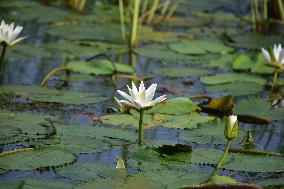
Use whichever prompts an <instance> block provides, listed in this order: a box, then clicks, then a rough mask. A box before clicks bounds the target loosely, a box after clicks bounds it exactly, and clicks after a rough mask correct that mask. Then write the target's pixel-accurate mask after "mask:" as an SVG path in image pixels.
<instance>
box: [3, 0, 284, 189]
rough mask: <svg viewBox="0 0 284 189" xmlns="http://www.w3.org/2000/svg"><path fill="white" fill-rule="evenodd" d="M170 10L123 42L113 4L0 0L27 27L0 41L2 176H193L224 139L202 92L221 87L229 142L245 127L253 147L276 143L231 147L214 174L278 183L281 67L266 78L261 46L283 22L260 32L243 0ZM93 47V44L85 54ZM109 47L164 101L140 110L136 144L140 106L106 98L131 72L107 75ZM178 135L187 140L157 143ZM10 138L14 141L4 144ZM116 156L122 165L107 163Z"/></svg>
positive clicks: (66, 182)
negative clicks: (130, 43)
mask: <svg viewBox="0 0 284 189" xmlns="http://www.w3.org/2000/svg"><path fill="white" fill-rule="evenodd" d="M157 14H159V12H158V13H157ZM174 15H175V16H174V17H172V18H171V20H170V21H169V22H166V21H165V20H162V21H159V22H158V21H157V22H156V23H152V24H151V25H148V26H147V25H144V24H143V25H142V26H141V27H140V30H139V43H138V45H137V48H136V49H135V50H134V52H129V49H128V47H127V46H126V45H125V43H124V42H123V41H122V40H121V33H120V23H119V11H118V6H116V5H110V4H105V3H103V2H101V1H88V3H87V5H86V10H85V12H84V13H80V12H79V11H77V10H74V9H71V8H67V7H64V6H63V5H58V4H43V3H40V2H39V1H32V0H13V1H9V0H1V1H0V18H1V20H2V19H4V20H5V21H6V22H8V23H10V22H15V23H16V24H19V25H22V26H23V27H24V29H23V32H22V33H21V35H22V36H27V38H26V39H25V40H24V41H21V42H19V43H18V44H16V45H14V46H12V47H8V49H7V53H6V56H5V62H4V64H3V65H2V68H1V73H0V74H1V75H0V77H1V78H0V79H1V86H0V92H1V93H0V94H1V99H0V104H1V110H0V117H1V123H0V131H1V132H0V133H1V134H0V136H1V138H0V141H1V149H2V154H1V156H0V179H1V181H0V188H115V187H117V188H137V185H139V186H141V188H178V187H181V186H182V185H194V184H200V183H202V182H204V181H206V179H207V178H208V177H209V175H210V173H211V172H212V171H213V170H214V166H215V165H216V164H217V162H218V159H219V158H220V157H221V155H222V151H223V150H224V148H225V144H226V140H225V138H224V136H223V129H224V127H225V121H224V120H223V119H218V118H216V117H215V116H216V115H215V116H214V115H213V114H207V113H206V112H204V111H203V110H204V109H202V107H203V108H204V107H205V106H201V105H200V103H202V102H206V101H207V97H208V96H209V97H211V98H212V99H213V98H219V97H222V96H226V95H232V96H234V99H233V108H232V109H230V110H229V112H231V113H234V114H236V115H239V116H240V117H242V120H240V122H239V131H238V137H237V139H235V140H234V142H233V145H232V148H233V149H242V148H243V146H242V145H241V141H242V138H243V137H244V134H245V131H246V130H249V131H250V132H251V134H252V136H253V139H254V144H253V145H252V148H253V149H256V150H265V151H271V152H277V153H281V154H280V155H279V154H278V155H277V156H274V155H255V154H244V153H230V154H229V156H228V157H227V160H226V162H225V163H224V165H223V166H222V169H221V170H220V171H219V175H226V176H230V177H232V178H234V179H236V180H237V181H239V182H246V183H258V184H261V185H262V186H275V187H281V186H283V185H284V174H283V173H284V159H283V155H282V154H283V153H284V140H283V138H284V128H283V127H284V124H283V121H284V107H283V106H284V104H283V100H282V99H283V94H284V87H283V86H284V81H283V74H280V75H279V80H278V86H277V89H274V90H272V88H271V82H272V80H273V68H272V67H270V66H267V65H266V63H265V59H264V58H263V56H262V54H261V51H260V48H261V47H265V48H268V47H270V46H272V45H273V44H274V43H277V44H278V43H279V44H282V45H284V37H283V36H284V30H283V25H281V24H275V26H274V25H273V24H271V25H270V28H277V29H271V30H269V31H268V32H267V33H266V34H265V35H264V34H260V33H256V32H252V31H251V30H252V29H251V28H252V26H251V18H250V3H249V1H238V0H235V1H227V0H218V1H217V0H216V2H215V1H214V3H212V2H211V1H209V0H208V1H204V2H203V1H202V2H201V1H197V0H193V1H182V2H180V3H179V5H178V8H177V10H176V11H175V14H174ZM156 17H157V19H158V18H159V17H158V16H156ZM129 22H130V21H129V20H126V23H127V28H128V27H130V23H129ZM98 54H100V55H102V54H103V56H99V57H97V58H95V59H93V60H91V61H89V62H87V61H85V60H87V59H88V58H90V57H93V56H96V55H98ZM105 55H107V57H106V56H105ZM109 58H110V59H111V60H112V61H114V62H115V63H117V64H116V66H117V68H118V71H119V72H121V74H124V75H132V76H133V75H134V76H137V77H138V78H146V79H145V81H144V82H145V84H146V86H147V87H148V86H150V84H152V83H157V84H158V88H157V92H156V95H155V96H160V95H163V94H165V95H167V98H168V100H167V102H166V105H164V104H162V105H160V106H159V105H157V108H154V109H153V110H149V111H148V112H146V116H145V129H144V141H145V144H144V145H143V147H140V148H139V147H138V145H137V144H136V141H137V137H138V113H137V112H135V111H133V110H131V111H130V113H129V114H126V113H120V112H119V107H118V105H117V103H116V101H115V100H114V97H115V96H116V97H117V98H119V99H121V97H120V96H119V94H118V93H117V92H116V90H117V89H119V90H123V91H127V88H126V85H129V84H130V83H131V79H127V78H125V77H121V78H120V77H117V79H116V80H115V82H114V81H113V79H112V73H113V71H114V70H113V68H112V65H111V62H110V61H109ZM118 63H120V64H118ZM121 64H124V65H121ZM78 65H79V66H78ZM64 66H65V67H67V68H68V69H69V70H71V71H70V73H66V71H65V70H64V71H61V72H58V73H56V74H54V75H52V76H51V77H50V78H48V80H47V82H46V84H45V87H43V88H41V87H40V84H41V82H42V80H43V78H44V76H46V75H47V74H48V73H49V72H50V71H51V70H53V69H54V68H56V67H64ZM194 96H206V97H205V98H197V99H195V98H191V97H194ZM189 98H191V99H192V100H189ZM272 102H273V104H275V103H276V102H277V105H273V106H272ZM167 103H168V104H167ZM197 104H199V105H200V106H199V107H198V106H197ZM206 107H207V106H206ZM200 108H201V109H200ZM263 120H264V121H265V124H263ZM267 120H268V121H267ZM178 143H180V144H187V145H190V146H191V147H192V149H193V150H192V152H190V153H188V152H187V153H185V152H179V151H178V152H174V154H172V155H168V154H159V153H157V149H159V147H161V146H163V145H164V144H168V145H175V144H178ZM14 149H24V151H23V152H21V151H19V152H15V153H12V154H8V155H3V154H5V153H6V152H9V151H12V150H14ZM117 156H119V157H121V158H122V159H123V160H124V161H125V165H126V171H124V170H117V169H115V166H116V162H117Z"/></svg>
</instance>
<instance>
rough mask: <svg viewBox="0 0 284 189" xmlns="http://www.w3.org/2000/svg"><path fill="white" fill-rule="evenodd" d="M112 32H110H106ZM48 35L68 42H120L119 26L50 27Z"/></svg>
mask: <svg viewBox="0 0 284 189" xmlns="http://www.w3.org/2000/svg"><path fill="white" fill-rule="evenodd" d="M106 31H112V32H106ZM47 32H48V33H49V34H50V35H54V36H60V37H61V38H63V39H69V40H90V39H91V40H101V41H110V42H113V41H120V40H121V34H120V25H119V24H113V23H108V24H104V25H103V24H84V23H83V24H79V25H72V26H68V25H66V26H56V27H54V26H51V27H50V28H49V29H48V31H47Z"/></svg>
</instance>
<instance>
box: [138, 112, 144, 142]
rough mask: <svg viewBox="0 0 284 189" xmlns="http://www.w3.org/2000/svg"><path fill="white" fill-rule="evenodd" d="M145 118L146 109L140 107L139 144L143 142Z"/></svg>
mask: <svg viewBox="0 0 284 189" xmlns="http://www.w3.org/2000/svg"><path fill="white" fill-rule="evenodd" d="M143 118H144V110H143V109H140V119H139V138H138V144H139V145H141V144H142V143H143Z"/></svg>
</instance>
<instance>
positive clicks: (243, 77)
mask: <svg viewBox="0 0 284 189" xmlns="http://www.w3.org/2000/svg"><path fill="white" fill-rule="evenodd" d="M200 81H201V82H202V83H203V84H207V85H218V84H225V83H232V82H251V83H256V84H259V85H264V84H265V83H266V80H265V79H264V78H262V77H260V76H257V75H252V74H240V73H220V74H217V75H212V76H204V77H201V78H200Z"/></svg>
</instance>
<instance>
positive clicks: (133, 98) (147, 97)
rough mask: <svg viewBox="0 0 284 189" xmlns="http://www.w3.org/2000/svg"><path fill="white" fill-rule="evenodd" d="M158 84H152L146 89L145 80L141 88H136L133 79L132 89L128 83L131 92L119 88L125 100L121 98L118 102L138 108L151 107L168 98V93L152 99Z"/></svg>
mask: <svg viewBox="0 0 284 189" xmlns="http://www.w3.org/2000/svg"><path fill="white" fill-rule="evenodd" d="M156 87H157V84H152V85H151V86H150V87H149V88H148V89H147V90H146V89H145V86H144V83H143V81H141V83H140V86H139V90H138V89H137V88H136V86H135V84H134V82H133V81H132V89H131V88H130V87H129V86H128V85H127V88H128V91H129V94H130V95H128V94H126V93H125V92H123V91H120V90H117V92H118V93H119V94H120V95H121V96H122V97H123V98H125V100H119V101H118V102H120V103H122V104H125V105H126V106H130V107H132V108H136V109H149V108H151V107H153V106H154V105H155V104H157V103H160V102H162V101H164V100H166V98H165V97H166V95H162V96H159V97H158V98H156V99H155V100H152V99H153V97H154V94H155V91H156Z"/></svg>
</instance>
